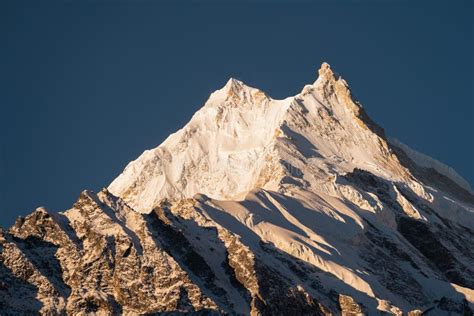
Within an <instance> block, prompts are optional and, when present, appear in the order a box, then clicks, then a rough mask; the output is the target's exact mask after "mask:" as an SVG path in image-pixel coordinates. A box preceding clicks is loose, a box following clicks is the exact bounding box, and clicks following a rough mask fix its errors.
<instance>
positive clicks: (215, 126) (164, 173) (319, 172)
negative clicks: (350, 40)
mask: <svg viewBox="0 0 474 316" xmlns="http://www.w3.org/2000/svg"><path fill="white" fill-rule="evenodd" d="M354 169H360V170H367V171H369V172H371V173H373V174H374V175H376V176H379V177H381V178H384V179H388V180H390V181H400V182H404V183H406V185H407V186H410V187H413V188H414V190H416V191H417V192H418V193H419V194H421V195H424V194H425V192H424V190H423V189H422V186H421V185H420V184H419V183H418V182H416V181H415V182H414V181H413V180H412V178H413V177H412V175H411V173H410V171H409V170H408V169H407V168H406V167H405V166H404V165H403V164H401V163H400V161H399V159H398V156H397V155H395V154H394V153H393V152H392V149H391V146H390V144H389V143H388V142H387V140H386V138H385V135H384V132H383V130H382V129H381V128H380V127H379V126H378V125H377V124H375V123H374V122H373V121H372V120H371V119H370V118H369V116H368V115H367V114H366V112H365V111H364V109H363V108H362V106H361V104H360V103H359V102H357V101H356V100H354V98H353V97H352V95H351V92H350V89H349V87H348V85H347V83H346V81H345V80H344V79H342V78H341V77H339V76H336V75H335V74H334V72H333V71H332V70H331V67H330V66H329V64H327V63H323V64H322V65H321V67H320V69H319V77H318V79H317V80H316V81H315V82H314V84H313V85H307V86H306V87H305V88H304V89H303V91H302V92H301V93H300V94H298V95H296V96H293V97H289V98H286V99H284V100H274V99H272V98H270V97H268V96H267V95H266V94H265V93H264V92H262V91H261V90H259V89H256V88H253V87H250V86H247V85H246V84H244V83H243V82H242V81H239V80H236V79H233V78H231V79H229V81H228V82H227V83H226V85H225V86H224V87H223V88H221V89H219V90H217V91H215V92H213V93H212V94H211V95H210V97H209V99H208V100H207V101H206V103H205V105H204V106H203V107H202V108H201V109H200V110H199V111H197V112H196V113H195V115H194V116H193V117H192V119H191V120H190V122H189V123H188V124H186V126H185V127H184V128H182V129H181V130H179V131H178V132H176V133H174V134H172V135H170V137H168V138H167V139H166V140H165V141H164V142H163V143H162V144H161V145H160V146H158V147H157V148H155V149H153V150H148V151H145V152H144V153H143V154H142V155H141V156H140V157H139V158H138V159H137V160H135V161H133V162H131V163H130V164H129V165H128V166H127V167H126V168H125V170H124V172H123V173H122V174H121V175H120V176H119V177H117V178H116V179H115V180H114V181H113V182H112V183H111V184H110V186H109V190H110V192H111V193H112V194H114V195H117V196H120V197H121V198H123V199H124V200H125V201H127V202H128V203H129V204H130V206H131V207H132V208H134V209H135V210H138V211H139V212H143V213H148V212H150V211H151V210H152V209H153V207H155V206H156V205H158V204H159V203H160V201H162V200H163V199H170V200H179V199H182V198H191V197H193V196H194V195H196V194H198V193H200V194H205V195H207V196H209V197H210V198H213V199H218V200H242V199H244V198H245V196H246V195H247V194H248V193H249V192H251V191H252V190H255V189H260V188H261V189H267V190H274V191H278V192H283V191H287V190H289V189H291V188H292V187H297V188H298V187H304V188H307V189H309V190H313V191H321V190H323V191H324V192H326V193H330V194H336V191H337V188H336V187H337V185H336V183H335V182H334V181H335V180H334V179H337V178H338V177H340V176H342V175H344V174H346V173H348V172H352V171H353V170H354ZM327 179H333V181H331V182H328V181H327Z"/></svg>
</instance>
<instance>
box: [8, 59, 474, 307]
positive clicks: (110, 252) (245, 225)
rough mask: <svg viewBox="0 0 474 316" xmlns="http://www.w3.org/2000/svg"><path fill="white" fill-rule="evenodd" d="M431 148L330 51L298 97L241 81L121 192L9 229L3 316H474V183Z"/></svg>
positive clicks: (146, 159) (127, 173)
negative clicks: (414, 145) (377, 111)
mask: <svg viewBox="0 0 474 316" xmlns="http://www.w3.org/2000/svg"><path fill="white" fill-rule="evenodd" d="M420 155H421V154H416V153H414V152H413V151H412V150H411V149H409V148H408V147H406V146H405V145H402V144H400V143H397V142H394V141H389V140H388V139H387V138H386V136H385V133H384V132H383V130H382V128H380V127H379V126H377V125H376V124H375V123H374V122H373V121H372V120H371V119H370V118H369V117H368V115H367V114H366V113H365V111H364V109H363V108H362V106H361V105H360V103H358V102H357V101H356V100H354V99H353V97H352V95H351V91H350V89H349V87H348V85H347V83H346V82H345V81H344V80H343V79H341V78H340V77H338V76H336V75H335V74H334V73H333V72H332V70H331V68H330V67H329V65H327V64H323V65H322V66H321V69H320V70H319V77H318V79H317V80H316V81H315V82H314V83H313V84H312V85H307V86H305V87H304V89H303V90H302V92H301V93H300V94H298V95H296V96H294V97H290V98H287V99H285V100H273V99H271V98H270V97H269V96H267V95H266V94H265V93H263V92H262V91H260V90H258V89H254V88H250V87H248V86H246V85H245V84H243V83H242V82H240V81H238V80H235V79H231V80H229V82H228V83H227V84H226V86H225V87H224V88H222V89H221V90H218V91H216V92H214V93H213V94H212V95H211V97H210V98H209V100H208V101H207V102H206V104H205V105H204V107H203V108H202V109H201V110H200V111H198V112H197V113H196V114H195V115H194V116H193V118H192V119H191V121H190V122H189V123H188V124H187V125H186V126H185V127H184V128H183V129H182V130H180V131H178V132H177V133H175V134H172V135H171V136H170V137H169V138H168V139H167V140H166V141H165V142H164V143H163V144H161V145H160V146H159V147H157V148H155V149H152V150H149V151H146V152H144V153H143V155H141V156H140V157H139V158H138V159H137V160H136V161H133V162H131V163H130V164H129V165H128V166H127V167H126V169H125V170H124V172H123V173H122V174H121V175H120V176H119V177H118V178H117V179H116V180H114V181H113V183H112V184H111V185H110V186H109V188H108V189H104V190H103V191H101V192H99V193H97V194H96V193H93V192H88V191H85V192H83V193H82V194H81V196H80V198H79V199H78V200H77V202H76V203H75V204H74V205H73V206H72V208H71V209H69V210H67V211H65V212H62V213H52V212H47V211H46V210H45V209H37V210H36V211H35V212H34V213H32V214H31V215H30V216H28V217H26V218H20V219H19V220H18V221H17V223H16V224H15V225H14V226H13V227H11V228H10V229H9V230H6V231H3V230H2V231H0V313H2V312H5V313H13V314H18V313H20V314H21V313H26V314H28V313H37V312H40V313H42V314H62V313H67V314H71V315H76V314H153V313H168V312H169V313H173V312H176V313H178V312H183V313H185V312H193V313H203V314H204V313H206V314H244V315H248V314H252V315H374V314H377V313H379V312H383V313H387V314H392V315H406V314H408V315H421V314H422V313H426V314H428V315H446V314H452V315H472V310H473V309H474V306H473V304H474V277H473V276H474V270H473V268H472V266H473V262H474V247H473V246H472V245H474V196H473V195H472V192H471V189H470V187H469V185H468V184H467V182H465V180H463V179H462V178H461V177H460V176H459V175H457V174H456V173H455V172H454V171H452V170H451V169H450V168H449V167H446V166H444V165H442V164H441V163H439V162H436V161H434V160H433V159H431V158H429V159H428V158H426V157H424V156H420ZM420 157H421V158H420Z"/></svg>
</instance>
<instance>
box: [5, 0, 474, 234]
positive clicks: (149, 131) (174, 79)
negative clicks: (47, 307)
mask: <svg viewBox="0 0 474 316" xmlns="http://www.w3.org/2000/svg"><path fill="white" fill-rule="evenodd" d="M315 2H317V1H315ZM336 2H337V3H338V4H337V5H331V4H329V3H330V1H320V2H319V4H310V3H309V2H304V1H296V2H290V1H288V2H285V1H278V2H271V1H263V2H260V4H252V3H251V2H249V1H247V2H246V3H244V4H242V5H236V4H227V5H218V4H217V2H214V3H212V2H208V3H207V4H203V3H202V2H201V3H198V2H193V4H188V5H185V4H184V2H182V3H181V4H172V3H171V2H164V1H143V0H130V1H113V0H104V1H79V0H77V1H75V0H70V1H62V2H51V1H34V2H22V1H7V0H5V1H2V2H1V4H0V25H1V29H0V32H1V49H0V63H1V65H0V79H1V82H0V83H1V85H0V89H1V90H0V91H1V94H0V106H1V114H0V119H1V122H0V123H1V135H0V136H1V139H0V140H1V148H0V149H1V151H0V181H1V183H0V185H1V186H0V225H1V226H4V227H5V226H7V225H10V224H11V223H12V222H13V220H14V218H15V217H17V216H18V215H21V214H27V213H29V212H31V211H32V210H34V208H35V207H37V206H40V205H43V206H45V207H47V208H48V209H50V210H64V209H67V208H68V207H69V206H70V205H71V204H72V203H73V202H74V201H75V199H76V198H77V197H78V195H79V193H80V192H81V190H84V189H91V190H100V189H101V188H102V187H105V186H107V185H108V184H109V183H110V182H111V180H112V179H113V178H114V177H115V176H116V175H118V174H119V173H120V172H121V170H122V169H123V168H124V167H125V165H126V164H127V163H128V162H129V161H131V160H133V159H135V158H136V157H137V156H138V155H139V154H140V153H141V152H142V151H143V150H145V149H147V148H151V147H155V146H157V145H158V144H159V143H160V142H162V141H163V140H164V138H165V137H166V136H167V135H168V134H170V133H172V132H173V131H175V130H176V129H178V128H180V127H181V126H183V125H184V124H185V123H186V122H187V121H188V120H189V119H190V117H191V116H192V114H193V113H194V112H195V111H196V110H197V109H198V108H200V107H201V105H202V104H203V103H204V101H205V100H206V98H207V96H208V95H209V94H210V93H211V92H212V91H213V90H216V89H218V88H220V87H221V86H222V85H224V83H225V82H226V80H227V79H228V78H229V77H230V76H232V77H236V78H238V79H241V80H243V81H244V82H246V83H247V84H249V85H253V86H256V87H259V88H261V89H262V90H264V91H266V92H267V93H268V94H269V95H271V96H272V97H274V98H283V97H286V96H289V95H293V94H296V93H298V92H299V91H300V90H301V88H302V87H303V86H304V85H305V84H306V83H312V82H313V81H314V80H315V78H316V71H317V69H318V68H319V65H320V64H321V62H322V61H327V62H328V63H329V64H331V66H332V67H333V69H335V70H336V71H337V72H338V73H340V74H341V75H342V76H343V77H344V78H345V79H346V80H347V81H348V82H349V83H350V85H351V87H352V89H353V91H354V93H355V95H356V97H357V98H358V99H359V100H360V101H361V102H362V103H363V105H364V106H365V107H366V109H367V111H368V113H369V115H371V116H372V118H373V119H375V121H377V122H378V123H379V124H380V125H382V126H383V127H384V128H385V129H386V131H387V133H388V134H389V135H391V136H395V137H397V138H398V139H400V140H402V141H403V142H405V143H407V144H408V145H410V146H412V147H413V148H415V149H418V150H421V151H422V152H425V153H427V154H429V155H431V156H433V157H435V158H437V159H439V160H441V161H443V162H445V163H447V164H449V165H451V166H453V167H454V168H455V169H456V170H458V171H459V173H460V174H462V175H463V176H464V177H466V178H467V179H468V180H469V181H470V183H474V170H473V161H474V157H473V156H474V155H473V151H474V149H473V148H474V146H473V145H474V144H473V135H474V133H473V126H474V119H473V72H474V70H473V1H444V2H439V3H435V2H433V1H429V2H420V1H395V0H391V1H355V0H354V1H336Z"/></svg>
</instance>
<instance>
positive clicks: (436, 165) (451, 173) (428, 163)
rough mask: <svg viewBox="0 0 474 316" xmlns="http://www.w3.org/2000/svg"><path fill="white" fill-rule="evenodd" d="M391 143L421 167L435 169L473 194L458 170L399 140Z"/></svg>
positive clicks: (393, 140)
mask: <svg viewBox="0 0 474 316" xmlns="http://www.w3.org/2000/svg"><path fill="white" fill-rule="evenodd" d="M390 143H392V144H394V145H395V146H397V147H398V148H400V149H401V150H403V151H404V152H405V153H406V154H407V155H408V157H409V158H410V159H411V160H413V162H415V163H416V164H417V165H419V166H420V167H423V168H433V169H435V170H436V171H438V172H439V173H440V174H442V175H444V176H446V177H448V178H450V179H451V180H453V181H454V182H456V183H457V184H458V185H459V186H460V187H462V188H464V189H466V190H468V191H470V192H472V189H471V186H470V185H469V182H467V181H466V180H465V179H464V178H463V177H461V176H460V175H459V174H458V173H457V172H456V170H454V169H453V168H452V167H450V166H447V165H445V164H444V163H442V162H440V161H438V160H436V159H434V158H431V157H430V156H428V155H425V154H423V153H420V152H419V151H416V150H414V149H412V148H410V147H408V146H407V145H405V144H404V143H402V142H400V141H399V140H397V139H390Z"/></svg>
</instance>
